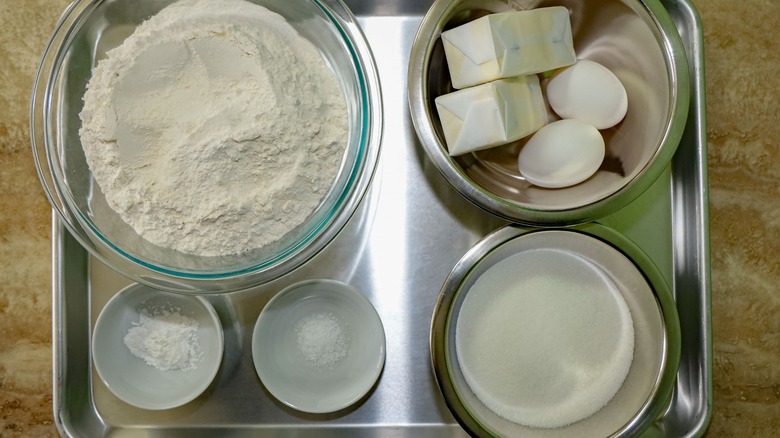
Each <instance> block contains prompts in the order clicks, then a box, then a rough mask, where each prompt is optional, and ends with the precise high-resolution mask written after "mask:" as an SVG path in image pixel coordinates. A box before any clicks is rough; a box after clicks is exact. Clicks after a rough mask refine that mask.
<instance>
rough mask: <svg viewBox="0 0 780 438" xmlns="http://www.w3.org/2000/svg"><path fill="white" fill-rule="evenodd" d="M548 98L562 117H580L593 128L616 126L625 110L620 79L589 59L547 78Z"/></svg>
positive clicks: (623, 115)
mask: <svg viewBox="0 0 780 438" xmlns="http://www.w3.org/2000/svg"><path fill="white" fill-rule="evenodd" d="M547 101H548V102H549V103H550V106H551V107H552V109H553V111H555V113H556V114H558V115H559V116H560V117H561V118H562V119H577V120H582V121H583V122H588V123H590V124H591V125H593V126H595V127H596V129H607V128H611V127H613V126H615V125H617V124H618V123H619V122H620V121H621V120H623V118H624V117H625V116H626V112H627V111H628V95H627V94H626V89H625V87H623V84H622V83H621V82H620V79H618V77H617V76H615V74H614V73H613V72H612V71H610V70H609V69H608V68H606V67H604V66H603V65H601V64H599V63H597V62H595V61H590V60H588V59H581V60H578V61H577V63H576V64H574V65H573V66H571V67H569V68H567V69H565V70H563V71H562V72H560V73H558V74H557V75H555V76H553V77H552V78H551V79H550V81H549V82H548V83H547Z"/></svg>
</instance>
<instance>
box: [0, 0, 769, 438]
mask: <svg viewBox="0 0 780 438" xmlns="http://www.w3.org/2000/svg"><path fill="white" fill-rule="evenodd" d="M67 3H68V2H67V1H66V0H0V78H1V79H0V436H2V437H16V436H19V437H28V436H29V437H33V436H34V437H44V436H55V435H57V430H56V428H55V426H54V419H53V414H52V395H51V394H52V383H51V382H52V367H51V281H50V278H51V266H50V263H51V250H50V246H51V232H50V221H51V210H50V207H49V205H48V203H47V201H46V199H45V197H44V194H43V190H42V189H41V186H40V184H39V182H38V179H37V176H36V173H35V167H34V164H33V159H32V155H31V152H30V140H29V134H28V113H29V98H30V92H31V89H32V81H33V76H34V73H35V69H36V67H37V63H38V60H39V59H40V56H41V53H42V51H43V49H44V47H45V44H46V42H47V40H48V38H49V36H50V34H51V32H52V30H53V28H54V25H55V22H56V20H57V18H58V16H59V14H60V13H61V11H62V10H63V9H64V8H65V6H66V5H67ZM694 4H695V6H696V7H697V8H698V10H699V12H700V14H701V16H702V19H703V23H704V41H705V54H706V78H707V81H706V86H707V102H708V104H707V117H708V121H707V122H708V129H707V133H708V140H709V153H708V157H709V183H710V214H711V218H710V239H711V256H712V320H713V350H714V364H713V373H714V390H715V392H714V410H713V415H712V421H711V424H710V427H709V429H708V431H707V436H708V437H773V436H778V434H780V112H779V110H778V108H779V106H778V101H780V74H779V73H778V72H779V71H780V38H778V29H780V1H778V0H741V1H733V0H694Z"/></svg>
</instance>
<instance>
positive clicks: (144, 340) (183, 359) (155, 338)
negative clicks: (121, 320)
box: [124, 308, 203, 371]
mask: <svg viewBox="0 0 780 438" xmlns="http://www.w3.org/2000/svg"><path fill="white" fill-rule="evenodd" d="M124 342H125V345H126V346H127V348H129V349H130V352H131V353H132V354H133V356H136V357H138V358H141V359H143V360H144V362H146V364H147V365H149V366H152V367H154V368H157V369H158V370H161V371H168V370H183V371H188V370H194V369H196V368H197V366H198V363H199V362H200V361H201V360H202V359H203V351H202V350H201V348H200V343H199V342H198V321H197V320H195V319H192V318H190V317H188V316H186V315H182V314H180V313H179V309H176V308H170V309H169V308H153V309H147V310H144V311H142V312H141V318H140V321H139V322H137V323H133V327H132V328H130V330H128V332H127V335H125V338H124Z"/></svg>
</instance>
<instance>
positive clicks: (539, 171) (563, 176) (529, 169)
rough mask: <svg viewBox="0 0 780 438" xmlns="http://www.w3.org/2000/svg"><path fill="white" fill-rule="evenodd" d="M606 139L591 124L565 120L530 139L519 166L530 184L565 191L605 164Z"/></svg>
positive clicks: (551, 124) (519, 160) (522, 153)
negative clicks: (603, 162)
mask: <svg viewBox="0 0 780 438" xmlns="http://www.w3.org/2000/svg"><path fill="white" fill-rule="evenodd" d="M604 154H605V146H604V137H602V136H601V133H600V132H599V130H598V129H596V128H595V127H594V126H593V125H591V124H590V123H586V122H583V121H581V120H576V119H564V120H558V121H557V122H553V123H550V124H549V125H546V126H545V127H543V128H542V129H540V130H538V131H536V133H535V134H534V135H533V136H531V138H530V139H528V142H527V143H526V144H525V146H523V149H521V150H520V155H519V156H518V158H517V167H518V170H519V171H520V175H522V176H523V177H524V178H525V179H526V180H527V181H528V182H530V183H531V184H534V185H536V186H539V187H546V188H553V189H554V188H561V187H568V186H573V185H575V184H579V183H581V182H583V181H585V180H586V179H588V178H590V177H591V176H592V175H593V174H594V173H596V171H597V170H598V168H599V166H601V162H602V161H604Z"/></svg>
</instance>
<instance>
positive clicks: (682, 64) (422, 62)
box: [407, 0, 691, 226]
mask: <svg viewBox="0 0 780 438" xmlns="http://www.w3.org/2000/svg"><path fill="white" fill-rule="evenodd" d="M620 1H621V2H622V3H624V4H626V5H627V6H629V7H631V8H632V10H635V11H636V10H639V11H641V12H642V14H643V15H644V16H645V17H644V18H645V19H646V21H647V20H650V21H651V22H652V23H653V24H654V26H653V27H651V31H653V35H654V36H655V37H656V40H658V42H659V48H660V49H661V51H662V53H663V57H664V59H665V60H666V71H667V75H668V77H669V81H670V100H669V111H668V117H667V119H666V122H665V128H664V132H663V135H662V136H661V139H660V140H659V145H658V148H657V150H656V151H655V153H654V154H653V156H652V157H651V158H650V161H649V162H648V163H647V164H646V165H645V166H644V167H643V168H642V169H640V171H639V172H638V173H637V174H636V175H635V176H634V177H633V178H631V180H629V181H628V182H627V183H626V184H625V185H623V186H622V187H621V188H619V189H617V190H616V191H614V192H611V193H609V194H607V195H606V196H604V197H602V198H601V199H599V200H596V201H594V202H592V203H589V204H585V205H582V206H578V207H571V208H562V209H543V208H535V207H531V206H525V205H521V204H519V203H516V202H512V201H509V200H507V199H505V198H503V197H500V196H497V195H495V194H493V193H491V192H490V191H489V190H487V189H485V188H483V187H481V186H480V185H479V184H477V183H476V182H475V181H474V180H473V179H472V178H470V177H469V176H468V175H467V174H466V172H465V171H464V170H463V169H461V167H460V165H458V164H457V163H456V162H455V160H454V158H453V157H451V156H450V155H449V153H447V148H446V146H445V144H444V141H443V140H442V139H441V138H439V136H438V135H437V134H436V132H435V130H434V129H433V126H434V119H435V117H436V116H435V115H434V114H431V111H430V106H429V105H428V102H429V101H430V100H431V96H430V95H429V93H428V89H427V87H426V83H425V78H427V75H428V71H429V68H430V57H429V56H428V54H429V53H430V52H431V51H432V49H433V47H434V45H435V44H436V42H437V41H438V39H439V35H440V34H441V32H442V31H443V30H444V25H445V24H446V23H445V22H444V20H443V19H442V17H451V16H452V15H453V14H454V13H455V12H456V11H458V10H459V8H460V7H461V6H462V5H463V4H470V3H473V2H470V1H469V0H435V1H434V2H433V4H432V6H431V7H430V9H428V12H427V13H426V14H425V16H424V17H423V20H422V22H421V24H420V27H419V29H418V31H417V34H416V35H415V38H414V41H413V43H412V50H411V54H410V58H409V69H408V71H407V84H408V90H407V92H408V101H409V102H408V103H409V109H410V113H411V116H412V117H411V119H412V124H413V125H414V128H415V131H416V132H417V135H418V137H419V139H420V143H421V144H422V146H423V149H424V150H425V152H426V155H427V156H428V157H429V158H430V160H431V161H432V162H433V164H434V166H435V167H436V168H437V169H438V171H439V173H441V174H442V176H443V177H444V178H445V179H446V180H447V182H448V183H449V184H450V185H451V186H452V187H453V188H454V189H455V190H456V191H458V192H459V193H460V194H461V195H462V196H463V197H464V198H466V199H467V200H469V201H470V202H471V203H473V204H475V205H477V206H478V207H480V208H482V209H483V210H485V211H487V212H489V213H492V214H493V215H495V216H498V217H500V218H502V219H504V220H507V221H510V222H512V223H516V224H520V225H529V226H535V225H549V226H561V225H577V224H583V223H587V222H590V221H593V220H596V219H598V218H601V217H604V216H608V215H609V214H610V213H613V212H615V211H617V210H619V209H621V208H623V207H625V206H626V205H628V204H629V203H630V202H632V201H633V200H634V199H636V198H637V197H639V195H641V194H642V193H643V192H644V191H645V190H647V189H648V188H649V187H650V186H651V185H652V184H653V182H655V181H656V180H657V179H658V177H659V176H660V175H661V174H662V173H663V171H664V169H665V168H666V167H667V165H668V164H669V162H670V161H671V159H672V157H673V156H674V154H675V152H676V150H677V146H678V145H679V142H680V140H681V139H682V136H683V132H684V130H685V125H686V122H687V118H688V109H689V103H690V92H691V90H690V79H689V74H688V58H687V55H686V53H685V47H684V45H683V42H682V38H681V37H680V35H679V33H678V31H677V28H676V26H675V25H674V22H673V21H672V18H671V16H670V15H669V13H668V11H667V10H666V8H664V6H663V5H662V4H661V3H660V1H659V0H620ZM506 3H507V4H508V5H509V6H511V4H512V2H506Z"/></svg>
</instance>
